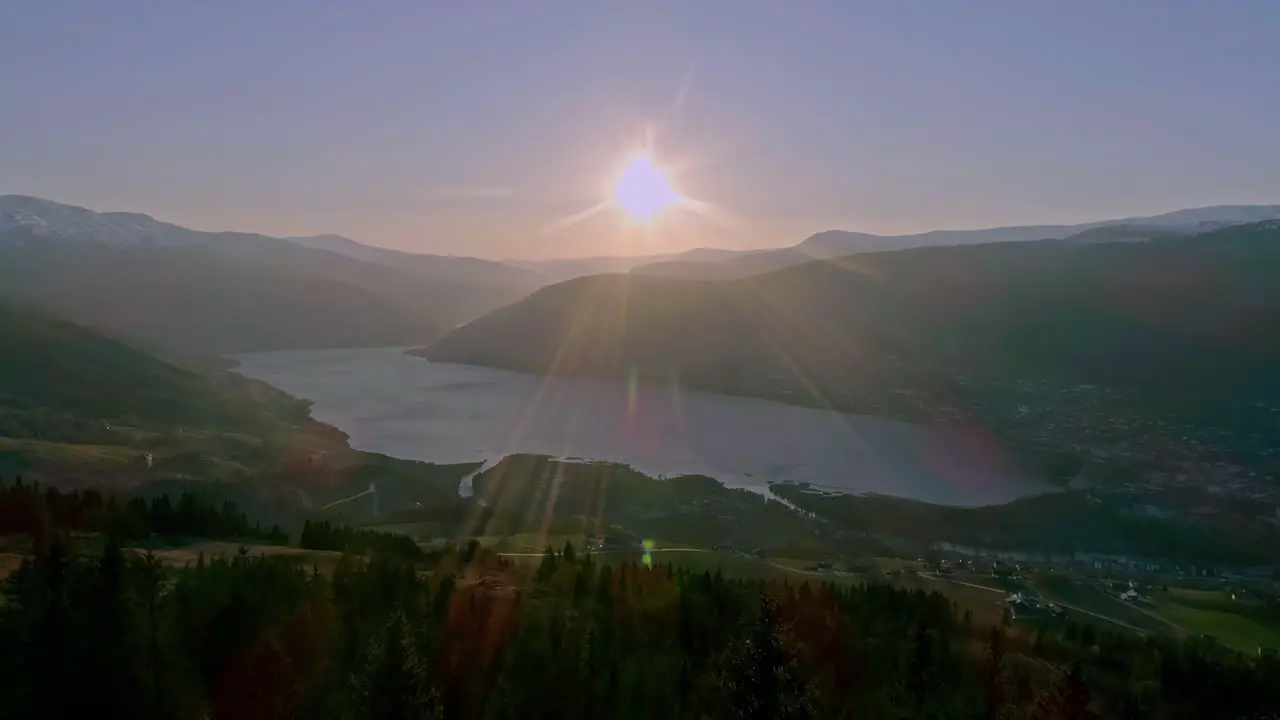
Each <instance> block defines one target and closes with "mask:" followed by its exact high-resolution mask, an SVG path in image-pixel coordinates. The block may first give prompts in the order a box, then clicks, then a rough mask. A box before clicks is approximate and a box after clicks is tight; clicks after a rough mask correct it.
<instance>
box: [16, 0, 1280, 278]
mask: <svg viewBox="0 0 1280 720" xmlns="http://www.w3.org/2000/svg"><path fill="white" fill-rule="evenodd" d="M1278 32H1280V2H1276V1H1275V0H1218V1H1217V2H1201V1H1199V0H1072V1H1071V2H1061V1H1059V0H967V1H965V2H956V1H955V0H932V1H929V0H917V1H911V2H909V1H904V0H883V1H877V0H831V1H829V2H819V1H818V0H790V1H789V2H780V1H778V0H676V1H671V2H663V1H660V0H651V1H644V0H634V1H630V2H622V1H620V0H590V1H588V0H572V1H571V0H539V1H537V2H530V1H529V0H512V1H509V2H508V1H505V0H481V1H480V2H471V3H468V2H453V1H447V2H446V1H438V0H397V1H392V0H364V1H363V2H340V1H338V0H271V1H270V2H263V1H262V0H219V1H218V2H194V1H181V0H179V1H175V0H155V1H143V0H113V2H102V1H101V0H10V1H9V2H4V3H0V193H21V194H28V195H37V196H40V197H45V198H49V199H52V200H58V201H61V202H67V203H72V204H76V205H83V206H86V207H90V208H93V209H96V210H128V211H135V212H145V213H148V214H150V215H153V216H155V217H157V218H158V219H161V220H167V221H170V222H176V223H178V224H182V225H186V226H189V227H195V228H199V229H208V230H223V229H226V230H245V231H255V232H262V233H267V234H274V235H309V234H318V233H329V232H331V233H339V234H342V235H346V236H348V237H352V238H355V239H357V240H360V241H362V242H366V243H369V244H376V245H383V246H387V247H394V248H398V249H405V250H411V251H416V252H434V253H450V254H464V255H475V256H480V257H490V258H499V259H501V258H551V257H566V256H586V255H617V254H649V253H661V252H672V251H678V250H682V249H686V248H689V247H697V246H711V247H731V248H749V247H766V246H779V245H788V244H793V243H795V242H798V241H800V240H802V239H803V238H804V237H806V236H807V235H809V234H811V233H813V232H817V231H820V230H827V229H846V230H861V231H864V232H874V233H882V234H904V233H912V232H920V231H925V230H931V229H940V228H973V227H992V226H1000V225H1017V224H1039V223H1071V222H1085V221H1091V220H1100V219H1105V218H1112V217H1124V216H1133V215H1146V214H1156V213H1160V212H1164V211H1169V210H1174V209H1178V208H1185V207H1197V206H1205V205H1216V204H1237V203H1238V204H1252V203H1280V121H1278V120H1277V118H1280V81H1278V80H1277V78H1280V41H1278V40H1277V37H1278V36H1277V33H1278ZM647 132H651V133H652V135H651V136H652V138H653V146H652V147H653V155H654V158H655V161H656V162H657V163H658V164H659V165H660V166H662V167H664V168H667V169H668V170H669V171H671V173H672V176H673V182H674V183H675V185H676V189H677V190H678V191H679V192H680V193H682V194H683V195H685V196H687V197H690V198H693V199H695V200H697V201H698V202H697V203H696V205H694V207H693V208H676V209H672V210H669V211H668V212H665V213H663V214H661V215H660V216H659V217H658V218H656V219H655V221H654V222H652V223H651V224H649V225H638V224H636V223H634V222H629V221H628V220H627V218H626V217H625V216H624V214H623V213H621V212H620V211H618V210H617V209H616V208H613V207H605V208H604V209H603V210H601V211H599V212H596V213H594V214H590V215H589V216H587V217H586V218H585V219H580V220H577V221H575V222H570V220H575V219H577V218H578V217H579V215H580V214H582V213H583V211H585V210H587V209H588V208H592V207H596V206H598V205H600V203H602V202H604V201H606V200H607V199H608V197H609V194H610V188H609V184H610V182H611V179H612V178H613V177H614V176H615V175H616V174H617V173H618V172H619V170H620V168H621V166H622V165H623V164H624V163H625V161H626V160H627V158H628V157H630V156H631V155H632V154H634V153H635V152H636V151H637V150H638V149H639V148H640V147H641V146H642V145H641V144H642V142H643V141H644V140H643V139H644V138H645V137H646V133H647ZM695 209H696V211H695Z"/></svg>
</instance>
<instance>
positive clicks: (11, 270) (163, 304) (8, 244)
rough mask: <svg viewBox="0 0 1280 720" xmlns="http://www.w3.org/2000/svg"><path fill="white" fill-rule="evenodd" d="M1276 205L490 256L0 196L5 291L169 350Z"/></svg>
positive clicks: (258, 345)
mask: <svg viewBox="0 0 1280 720" xmlns="http://www.w3.org/2000/svg"><path fill="white" fill-rule="evenodd" d="M1275 217H1280V206H1221V207H1212V208H1200V209H1194V210H1182V211H1178V212H1174V213H1169V214H1166V215H1160V216H1156V217H1151V218H1127V219H1121V220H1109V221H1101V222H1095V223H1087V224H1084V225H1074V226H1027V227H1010V228H996V229H991V230H957V231H949V230H943V231H934V232H929V233H922V234H919V235H911V236H902V237H886V236H877V235H869V234H865V233H853V232H843V231H830V232H824V233H819V234H817V235H814V236H812V237H810V238H808V239H806V240H805V241H803V242H801V243H799V244H797V245H795V246H792V247H788V248H780V249H774V250H762V251H734V250H720V249H710V248H699V249H694V250H689V251H686V252H683V253H675V254H669V255H656V256H648V257H595V258H572V259H564V260H548V261H508V262H496V261H491V260H482V259H478V258H471V257H459V256H445V255H430V254H421V253H409V252H402V251H397V250H390V249H387V248H380V247H375V246H371V245H365V244H363V243H360V242H357V241H355V240H352V239H350V238H345V237H342V236H339V235H316V236H310V237H294V238H278V237H270V236H266V235H259V234H253V233H240V232H205V231H199V230H192V229H189V228H184V227H181V226H178V225H174V224H172V223H166V222H162V221H159V220H156V219H154V218H152V217H150V216H148V215H142V214H139V213H124V212H95V211H93V210H89V209H86V208H81V207H75V206H72V205H65V204H62V203H57V202H53V201H50V200H44V199H40V198H35V197H30V196H23V195H4V196H0V298H3V297H9V298H11V299H15V300H18V301H20V302H23V303H27V304H30V305H33V306H35V307H37V308H42V309H45V310H48V311H50V312H53V313H55V314H57V315H59V316H61V317H65V318H67V319H70V320H72V321H74V322H77V323H80V324H83V325H86V326H88V327H92V328H96V329H99V330H103V331H107V332H110V333H114V334H117V335H122V336H126V337H130V338H133V339H135V340H137V341H141V342H144V343H146V344H148V345H149V346H152V347H157V348H163V349H165V350H168V351H174V352H180V353H190V354H208V353H228V352H248V351H257V350H275V349H302V348H317V347H337V346H358V345H416V344H423V343H430V342H432V341H434V340H435V339H437V338H438V337H440V336H441V335H443V334H444V333H446V332H448V331H449V330H450V329H452V328H454V327H456V326H458V325H460V324H462V323H466V322H468V321H470V320H473V319H475V318H478V317H480V316H482V315H484V314H485V313H487V312H490V311H492V310H495V309H498V308H500V307H503V306H505V305H508V304H509V303H512V302H515V301H517V300H520V299H521V298H523V297H525V296H527V295H528V294H529V293H530V292H533V291H535V290H537V289H538V288H541V287H545V286H548V285H554V284H556V283H559V282H563V281H566V280H573V279H575V278H579V277H582V276H587V275H595V274H600V273H618V272H624V273H625V272H632V273H635V274H645V275H660V276H667V277H683V278H691V279H734V278H743V277H749V276H752V275H757V274H761V273H767V272H771V271H774V270H777V269H780V268H784V267H787V266H791V265H797V264H803V263H806V262H811V261H812V260H814V259H828V258H835V257H840V256H846V255H851V254H856V253H868V252H877V251H882V250H886V249H906V248H911V247H920V246H933V245H968V244H977V243H987V242H1014V241H1019V240H1045V239H1049V240H1058V241H1060V242H1062V243H1066V244H1086V243H1112V242H1123V241H1135V240H1146V239H1152V238H1166V237H1171V236H1177V235H1186V234H1189V233H1194V232H1199V231H1202V230H1204V229H1206V228H1212V227H1220V226H1227V225H1231V224H1236V223H1242V222H1247V221H1251V220H1261V219H1267V218H1275Z"/></svg>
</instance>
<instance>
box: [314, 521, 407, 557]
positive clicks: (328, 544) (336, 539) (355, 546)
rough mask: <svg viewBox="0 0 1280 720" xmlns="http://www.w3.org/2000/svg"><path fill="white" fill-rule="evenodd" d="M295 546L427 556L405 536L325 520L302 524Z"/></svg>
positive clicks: (389, 554)
mask: <svg viewBox="0 0 1280 720" xmlns="http://www.w3.org/2000/svg"><path fill="white" fill-rule="evenodd" d="M298 546H299V547H302V548H305V549H308V550H330V551H334V552H342V553H351V554H354V555H368V554H370V553H375V554H378V555H385V556H391V557H395V558H399V559H401V560H406V561H409V562H413V561H415V560H422V559H424V558H425V557H426V555H425V553H423V551H422V548H420V547H418V544H417V543H415V542H414V541H413V540H412V539H411V538H410V537H408V536H407V535H398V534H394V533H386V532H379V531H377V530H363V529H360V528H353V527H350V526H347V525H340V524H335V523H332V522H330V521H328V520H307V521H305V522H304V523H303V525H302V535H301V536H300V537H299V539H298Z"/></svg>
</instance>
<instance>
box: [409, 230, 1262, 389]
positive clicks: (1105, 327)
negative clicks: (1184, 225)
mask: <svg viewBox="0 0 1280 720" xmlns="http://www.w3.org/2000/svg"><path fill="white" fill-rule="evenodd" d="M1275 277H1280V230H1277V229H1276V228H1275V227H1274V224H1259V225H1252V226H1241V227H1236V228H1228V229H1225V230H1220V231H1215V232H1211V233H1207V234H1202V235H1199V236H1194V237H1186V238H1183V237H1178V238H1167V239H1159V240H1153V241H1151V242H1146V243H1119V244H1117V243H1107V244H1076V243H1001V244H991V245H981V246H960V247H940V248H923V249H917V250H907V251H900V252H890V253H875V254H866V255H858V256H851V257H848V258H841V259H838V260H833V261H823V262H811V263H808V264H804V265H798V266H795V267H791V268H787V269H785V270H782V271H778V272H774V273H769V274H765V275H759V276H755V277H751V278H747V279H743V280H736V281H730V282H700V281H690V280H677V279H669V278H658V277H646V276H642V275H636V274H632V275H625V276H624V275H614V276H599V277H592V278H583V279H580V280H575V281H570V282H567V283H563V284H561V285H557V286H553V287H550V288H545V289H543V290H541V291H539V292H537V293H535V294H534V295H532V296H531V297H529V298H528V299H526V300H525V301H522V302H521V303H517V304H516V305H513V306H510V307H507V308H503V309H502V310H499V311H497V312H495V313H493V314H490V315H488V316H486V317H484V318H481V319H480V320H477V321H475V322H473V323H470V324H468V325H466V326H464V327H462V328H459V329H457V330H455V331H453V332H451V333H449V334H448V335H446V336H445V337H444V338H442V339H441V340H440V341H438V342H437V343H436V344H435V345H434V346H433V347H431V348H430V349H428V350H427V351H426V355H427V356H428V357H429V358H431V359H435V360H445V361H451V362H463V363H474V364H482V365H493V366H498V367H505V368H511V369H517V370H523V371H529V372H537V373H546V372H559V373H569V374H574V373H584V374H603V375H612V376H624V375H625V374H626V373H628V372H631V371H632V368H636V369H638V370H639V371H640V372H641V373H642V374H643V375H647V376H648V377H666V376H671V375H678V376H679V377H680V378H681V379H682V381H685V382H688V383H689V384H692V385H695V386H699V387H705V388H709V389H717V390H727V391H732V392H740V393H744V394H758V395H770V396H776V395H778V394H779V393H782V394H794V395H795V396H809V397H812V398H819V399H821V400H822V401H824V402H831V403H834V404H837V405H843V406H850V405H856V399H857V398H858V396H859V395H861V394H865V393H876V392H878V391H880V390H882V389H883V388H885V387H887V386H888V385H893V386H897V387H901V388H904V389H909V390H919V389H920V388H922V387H926V388H930V389H932V390H931V391H933V390H936V391H937V392H940V393H941V392H953V391H956V392H958V391H959V389H958V388H957V387H956V386H955V382H954V380H953V379H954V378H956V377H962V376H965V375H969V374H978V375H981V374H985V375H1000V374H1002V373H1011V374H1016V375H1017V376H1018V377H1024V378H1032V379H1046V380H1052V381H1054V382H1069V383H1081V382H1083V383H1099V384H1103V385H1122V386H1125V387H1127V388H1130V389H1132V388H1145V389H1148V390H1150V391H1151V392H1153V393H1159V392H1168V391H1176V390H1187V389H1203V388H1206V387H1207V386H1212V387H1214V388H1216V389H1217V390H1221V391H1226V389H1228V388H1230V389H1231V390H1232V391H1235V390H1239V391H1241V392H1244V390H1245V388H1249V387H1255V386H1256V384H1257V383H1258V382H1260V381H1262V380H1263V379H1265V378H1266V377H1269V375H1268V373H1267V371H1266V368H1267V367H1269V365H1268V363H1270V362H1274V361H1277V360H1280V284H1277V283H1276V282H1275V281H1274V278H1275ZM1271 384H1274V383H1271ZM943 388H946V390H945V391H944V389H943Z"/></svg>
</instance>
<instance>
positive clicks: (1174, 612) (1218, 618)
mask: <svg viewBox="0 0 1280 720" xmlns="http://www.w3.org/2000/svg"><path fill="white" fill-rule="evenodd" d="M1156 610H1157V611H1158V612H1159V613H1160V615H1162V616H1163V617H1165V618H1168V619H1169V620H1170V621H1171V622H1173V623H1176V624H1177V625H1178V626H1179V627H1181V628H1183V629H1184V630H1186V631H1187V632H1189V633H1192V634H1195V635H1209V636H1212V637H1214V638H1216V639H1217V640H1218V642H1220V643H1222V644H1223V645H1226V646H1227V647H1230V648H1235V649H1236V650H1241V651H1244V652H1250V651H1253V650H1256V649H1257V648H1258V646H1262V647H1268V648H1280V629H1277V628H1275V627H1269V626H1267V625H1264V624H1262V623H1261V622H1258V621H1257V620H1254V619H1253V618H1250V617H1246V616H1244V615H1240V614H1238V613H1232V612H1224V611H1221V610H1209V609H1205V608H1198V607H1191V606H1188V605H1183V604H1181V603H1177V602H1160V603H1157V606H1156Z"/></svg>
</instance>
